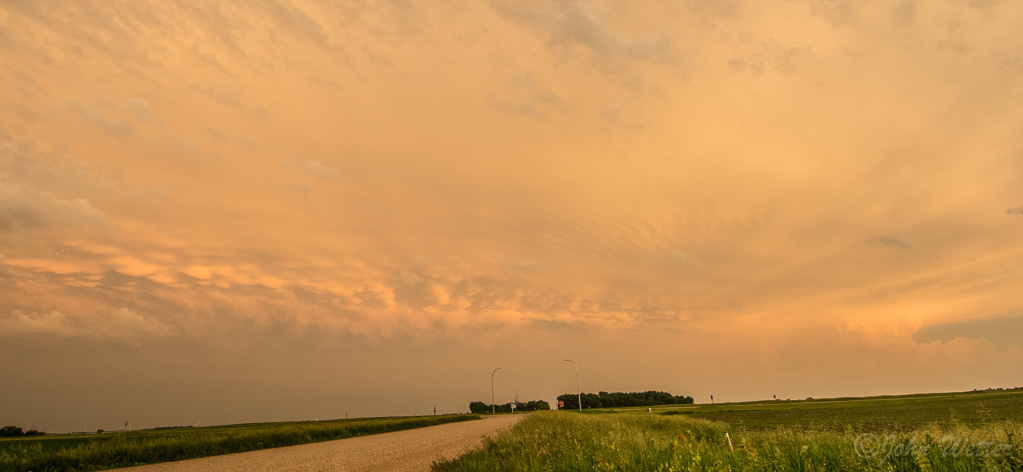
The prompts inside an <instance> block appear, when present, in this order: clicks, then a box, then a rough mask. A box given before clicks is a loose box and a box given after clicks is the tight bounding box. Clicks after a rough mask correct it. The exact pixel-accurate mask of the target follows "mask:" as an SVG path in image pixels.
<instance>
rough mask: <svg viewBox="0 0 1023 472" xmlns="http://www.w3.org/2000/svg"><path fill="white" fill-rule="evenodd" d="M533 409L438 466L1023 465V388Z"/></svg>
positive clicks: (914, 467) (908, 467)
mask: <svg viewBox="0 0 1023 472" xmlns="http://www.w3.org/2000/svg"><path fill="white" fill-rule="evenodd" d="M652 410H653V411H651V412H648V411H647V409H646V408H621V409H594V410H588V411H585V412H583V413H578V412H573V411H561V412H540V413H533V414H531V415H530V417H528V418H527V419H526V420H525V421H523V422H522V423H520V424H519V425H518V426H517V427H516V428H515V429H513V430H511V431H509V432H508V433H506V434H504V435H502V436H499V437H498V438H496V439H495V440H493V441H490V442H488V443H487V444H486V445H485V446H484V447H483V448H482V449H481V450H478V451H474V452H472V453H469V454H466V455H464V456H462V457H461V458H459V459H457V460H454V461H448V462H445V463H442V464H438V465H437V466H436V467H435V470H438V471H483V470H557V471H575V470H579V471H582V470H622V471H632V470H636V471H664V472H667V471H697V470H762V471H811V470H825V471H830V470H835V471H839V470H897V471H909V470H914V471H915V470H956V471H970V470H978V471H979V470H1016V471H1019V470H1023V449H1021V447H1023V390H1008V391H984V392H965V393H951V394H926V395H907V396H891V397H871V398H841V399H827V400H802V401H765V402H749V403H734V404H718V405H685V406H664V407H654V408H653V409H652Z"/></svg>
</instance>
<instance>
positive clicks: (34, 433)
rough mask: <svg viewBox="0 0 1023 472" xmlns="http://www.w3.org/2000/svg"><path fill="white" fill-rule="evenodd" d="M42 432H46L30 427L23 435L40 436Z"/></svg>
mask: <svg viewBox="0 0 1023 472" xmlns="http://www.w3.org/2000/svg"><path fill="white" fill-rule="evenodd" d="M44 434H46V433H44V432H42V431H39V430H38V429H30V430H28V431H25V436H42V435H44Z"/></svg>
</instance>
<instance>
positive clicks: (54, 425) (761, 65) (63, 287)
mask: <svg viewBox="0 0 1023 472" xmlns="http://www.w3.org/2000/svg"><path fill="white" fill-rule="evenodd" d="M1021 23H1023V4H1021V3H1020V2H1017V1H1012V0H933V1H929V0H894V1H882V0H867V1H855V0H778V1H773V0H772V1H748V0H716V1H715V0H672V1H657V0H648V1H638V2H610V1H583V0H550V1H548V0H523V1H511V0H491V1H461V0H451V1H440V2H438V1H416V0H380V1H346V2H332V1H314V0H308V1H299V0H261V1H248V0H246V1H224V2H192V1H173V0H161V1H154V2H144V1H133V0H132V1H127V0H126V1H102V2H99V1H97V2H90V1H82V2H70V3H68V2H62V3H59V4H58V3H53V2H35V1H27V0H0V63H2V64H3V67H0V378H3V379H4V380H3V384H4V386H3V388H0V424H14V425H19V426H22V427H25V428H36V429H41V430H46V431H72V430H84V429H88V430H93V429H96V428H103V429H117V428H121V427H123V425H124V423H125V422H129V423H130V425H131V427H133V428H135V427H139V428H141V427H153V426H166V425H186V424H192V425H199V424H217V423H237V422H250V421H277V420H307V419H327V418H339V417H344V416H345V415H350V416H351V417H356V416H390V415H418V414H432V412H433V407H434V406H436V407H437V410H438V411H439V412H462V411H466V410H467V409H468V404H469V402H471V401H485V402H489V401H490V397H491V373H492V371H493V369H495V368H497V367H501V370H499V371H497V372H496V374H494V375H493V380H494V384H493V390H494V397H495V399H496V400H497V402H499V403H505V402H509V401H511V400H513V399H514V398H515V395H518V396H519V398H520V400H523V401H525V400H546V401H548V402H554V400H555V397H556V396H557V395H559V394H563V393H574V392H575V391H576V372H575V369H574V368H573V367H572V365H571V364H570V363H567V362H565V361H564V359H572V360H574V361H575V362H576V364H577V365H578V368H579V371H578V372H579V377H578V381H579V386H580V388H581V389H582V391H584V392H597V391H601V390H603V391H643V390H663V391H668V392H671V393H673V394H676V395H689V396H693V397H694V398H695V399H696V401H697V402H700V403H704V402H709V401H710V395H714V397H715V401H718V402H720V401H746V400H757V399H765V398H771V397H772V395H777V397H778V398H792V399H796V398H805V397H810V396H812V397H818V398H820V397H834V396H847V395H876V394H898V393H913V392H934V391H963V390H972V389H974V388H988V387H1015V386H1023V377H1021V374H1020V373H1021V372H1023V336H1021V333H1023V297H1021V296H1020V294H1021V293H1023V290H1021V287H1023V30H1020V29H1019V27H1018V26H1019V25H1020V24H1021Z"/></svg>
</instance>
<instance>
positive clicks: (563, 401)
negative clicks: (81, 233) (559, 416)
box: [558, 400, 565, 408]
mask: <svg viewBox="0 0 1023 472" xmlns="http://www.w3.org/2000/svg"><path fill="white" fill-rule="evenodd" d="M563 406H565V400H558V408H561V407H563Z"/></svg>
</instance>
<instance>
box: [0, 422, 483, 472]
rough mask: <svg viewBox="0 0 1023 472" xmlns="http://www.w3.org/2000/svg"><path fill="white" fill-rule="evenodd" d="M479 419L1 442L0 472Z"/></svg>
mask: <svg viewBox="0 0 1023 472" xmlns="http://www.w3.org/2000/svg"><path fill="white" fill-rule="evenodd" d="M475 419H479V417H478V416H476V415H445V416H424V417H406V418H370V419H351V420H332V421H302V422H292V423H254V424H240V425H226V426H208V427H201V428H192V427H184V428H169V429H157V430H145V431H132V432H113V433H102V434H79V435H51V436H42V437H30V438H4V439H0V472H28V471H33V472H46V471H92V470H106V469H113V468H118V467H130V466H135V465H144V464H154V463H157V462H168V461H176V460H182V459H193V458H196V457H207V456H214V455H219V454H230V453H235V452H245V451H254V450H257V449H268V448H272V447H281V446H293V445H297V444H306V443H312V442H318V441H328V440H332V439H343V438H349V437H354V436H364V435H369V434H378V433H386V432H389V431H400V430H405V429H412V428H422V427H425V426H433V425H438V424H443V423H452V422H458V421H467V420H475Z"/></svg>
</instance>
